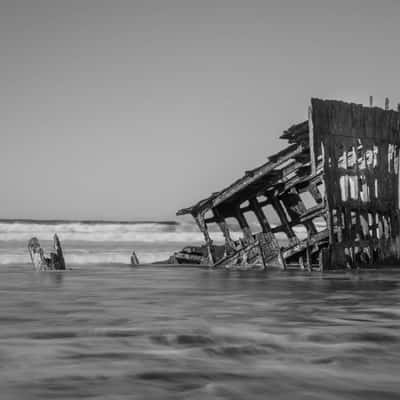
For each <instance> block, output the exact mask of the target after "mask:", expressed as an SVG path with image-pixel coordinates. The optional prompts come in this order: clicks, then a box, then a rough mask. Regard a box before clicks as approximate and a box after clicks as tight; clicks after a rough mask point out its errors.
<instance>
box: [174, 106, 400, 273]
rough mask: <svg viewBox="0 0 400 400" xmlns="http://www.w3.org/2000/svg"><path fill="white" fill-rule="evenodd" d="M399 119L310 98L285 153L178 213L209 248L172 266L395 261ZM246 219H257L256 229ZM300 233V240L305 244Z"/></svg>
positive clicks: (399, 251)
mask: <svg viewBox="0 0 400 400" xmlns="http://www.w3.org/2000/svg"><path fill="white" fill-rule="evenodd" d="M386 108H388V107H386ZM399 114H400V113H399V112H398V111H393V110H388V109H385V110H384V109H382V108H378V107H364V106H362V105H358V104H349V103H344V102H340V101H332V100H320V99H312V100H311V106H310V108H309V118H308V120H307V121H304V122H302V123H300V124H297V125H293V126H292V127H291V128H289V129H288V130H287V131H285V132H284V134H283V135H282V136H281V138H282V139H285V140H287V141H288V146H287V147H286V148H285V149H284V150H282V151H280V152H278V153H277V154H274V155H273V156H271V157H269V158H268V161H267V162H266V163H265V164H263V165H262V166H260V167H258V168H255V169H253V170H251V171H246V173H245V175H244V176H243V177H242V178H240V179H238V180H237V181H235V182H234V183H233V184H231V185H230V186H228V187H227V188H225V189H223V190H221V191H219V192H216V193H213V194H212V195H211V196H210V197H208V198H206V199H204V200H201V201H200V202H198V203H197V204H195V205H193V206H191V207H188V208H185V209H182V210H180V211H178V212H177V215H185V214H190V215H192V216H193V218H194V219H195V221H196V223H197V225H198V227H199V229H200V230H201V232H202V233H203V235H204V240H205V245H204V247H203V250H204V251H203V253H202V252H201V251H198V252H196V250H193V248H191V249H190V251H186V252H185V249H184V250H183V251H182V252H179V253H176V254H175V255H176V256H177V257H176V259H179V260H184V262H196V263H202V264H209V265H212V266H215V267H218V266H251V265H259V266H261V267H263V268H268V267H273V266H278V267H280V268H283V269H286V268H290V267H297V268H302V269H309V270H311V269H319V270H326V269H333V268H341V267H347V268H352V267H366V266H368V265H375V266H376V265H383V264H385V265H387V264H394V263H398V262H399V260H400V241H399V146H400V132H399V130H400V128H399ZM268 208H272V210H273V212H274V215H275V216H277V218H276V217H275V220H274V221H273V220H271V217H269V214H268V213H267V212H266V209H268ZM249 213H253V214H254V215H255V217H256V220H257V221H258V225H259V229H258V230H257V231H252V225H251V224H249V221H248V218H247V217H246V216H248V214H249ZM231 218H233V219H234V220H235V221H237V223H238V225H239V226H240V229H241V232H242V237H241V238H240V239H239V240H234V239H232V235H231V231H230V227H229V225H230V224H229V222H228V221H229V220H230V219H231ZM214 223H216V224H217V225H218V227H219V229H220V231H221V232H222V234H223V236H224V239H225V244H224V246H222V249H221V246H217V245H215V244H214V243H213V240H212V239H211V236H210V232H209V229H208V227H209V225H210V224H214ZM300 231H303V232H306V234H305V235H303V237H301V235H299V232H300ZM304 236H305V237H304ZM282 237H283V238H284V240H282Z"/></svg>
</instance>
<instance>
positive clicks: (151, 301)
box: [0, 222, 400, 400]
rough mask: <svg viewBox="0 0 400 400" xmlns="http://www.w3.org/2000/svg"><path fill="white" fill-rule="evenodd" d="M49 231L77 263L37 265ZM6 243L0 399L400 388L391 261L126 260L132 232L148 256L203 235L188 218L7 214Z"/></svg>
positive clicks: (357, 395)
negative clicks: (225, 265) (18, 218)
mask: <svg viewBox="0 0 400 400" xmlns="http://www.w3.org/2000/svg"><path fill="white" fill-rule="evenodd" d="M54 227H56V229H57V230H59V231H61V234H60V236H61V238H62V239H63V244H64V251H65V255H66V258H67V259H68V258H71V259H73V260H75V262H76V263H75V264H71V263H69V267H70V268H72V269H71V270H67V271H64V272H55V271H51V272H42V273H37V272H34V271H33V270H32V267H31V265H30V264H29V256H28V254H27V252H26V249H25V244H26V241H25V238H26V237H27V236H29V235H30V230H32V229H36V230H37V231H42V235H44V236H45V237H46V236H48V233H47V229H51V228H53V229H54ZM123 232H125V233H124V234H123ZM124 235H125V236H124ZM134 235H136V236H135V238H134V237H133V236H134ZM89 237H92V241H89V240H88V239H89ZM165 237H169V238H170V242H169V243H168V242H167V241H166V240H165ZM172 238H175V239H174V240H175V242H174V241H173V240H172ZM0 239H2V240H1V241H0V248H1V255H2V257H1V258H0V259H2V260H7V261H8V264H4V263H3V265H1V269H0V387H1V399H5V400H6V399H7V400H8V399H22V400H23V399H38V400H41V399H55V398H63V399H71V400H72V399H77V398H88V399H89V398H90V399H110V398H113V399H186V398H190V399H238V400H239V399H243V398H248V399H265V398H273V399H281V398H282V399H287V398H296V399H307V400H308V399H321V398H324V399H335V400H336V399H344V398H346V399H360V400H361V399H377V398H379V399H397V398H398V393H399V391H400V382H399V378H398V366H399V365H400V311H399V302H400V272H399V271H390V270H389V271H385V272H377V271H370V272H365V271H364V272H347V273H346V272H340V273H325V274H321V273H317V272H313V273H304V272H296V273H291V272H283V271H282V272H279V271H275V272H254V271H225V270H209V269H207V268H204V267H203V268H200V267H185V266H178V267H173V266H139V267H132V266H130V265H129V264H128V263H129V250H130V248H129V246H130V245H131V242H128V240H134V245H135V248H136V250H137V254H138V257H139V259H140V258H142V259H144V260H145V261H150V260H152V261H155V260H156V259H157V258H158V259H162V257H163V256H164V254H165V253H168V252H170V251H171V250H172V249H173V248H174V247H178V248H179V247H182V246H184V245H185V244H186V245H190V244H193V243H194V242H195V241H196V240H199V239H201V237H200V236H198V233H196V232H194V228H193V227H192V226H191V225H168V224H167V225H165V224H156V223H148V224H140V225H138V224H132V225H129V226H127V225H120V224H106V225H104V224H95V223H92V224H86V225H84V224H79V223H70V224H64V225H59V224H58V225H56V226H55V225H54V224H53V225H49V224H46V223H43V222H42V223H39V222H37V224H36V226H34V227H32V224H26V223H25V224H12V223H3V224H2V225H1V232H0ZM124 240H125V241H124ZM44 243H46V242H45V241H44ZM82 248H85V249H86V250H85V251H83V250H82ZM149 248H152V249H155V250H153V253H154V254H153V257H152V258H150V254H151V252H150V251H149ZM110 249H112V250H110ZM116 249H117V250H116ZM157 249H158V250H157ZM5 254H7V257H6V256H5ZM96 254H97V256H96V257H97V258H96V257H95V255H96ZM124 260H125V262H124V263H122V261H124ZM10 262H12V263H11V264H10Z"/></svg>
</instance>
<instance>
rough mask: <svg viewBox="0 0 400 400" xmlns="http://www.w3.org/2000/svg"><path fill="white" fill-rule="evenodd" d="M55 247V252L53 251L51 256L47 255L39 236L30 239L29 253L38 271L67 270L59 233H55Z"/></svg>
mask: <svg viewBox="0 0 400 400" xmlns="http://www.w3.org/2000/svg"><path fill="white" fill-rule="evenodd" d="M53 247H54V252H51V253H50V254H49V256H45V254H44V251H43V249H42V247H41V246H40V243H39V240H38V238H36V237H33V238H31V239H30V240H29V242H28V250H29V254H30V256H31V260H32V264H33V266H34V267H35V269H36V270H37V271H51V270H65V261H64V254H63V251H62V248H61V243H60V239H59V238H58V236H57V234H54V237H53Z"/></svg>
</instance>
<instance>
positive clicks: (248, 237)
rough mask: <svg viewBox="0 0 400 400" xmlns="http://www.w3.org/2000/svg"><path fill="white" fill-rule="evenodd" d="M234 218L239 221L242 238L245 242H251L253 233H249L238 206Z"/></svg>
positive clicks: (247, 225)
mask: <svg viewBox="0 0 400 400" xmlns="http://www.w3.org/2000/svg"><path fill="white" fill-rule="evenodd" d="M235 215H236V219H237V220H238V222H239V225H240V228H241V229H242V232H243V236H244V239H245V241H246V242H247V243H251V242H253V241H254V238H253V234H252V233H251V230H250V227H249V224H248V223H247V221H246V218H245V217H244V216H243V214H242V212H241V211H240V209H239V208H236V210H235Z"/></svg>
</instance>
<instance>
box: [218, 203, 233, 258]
mask: <svg viewBox="0 0 400 400" xmlns="http://www.w3.org/2000/svg"><path fill="white" fill-rule="evenodd" d="M213 212H214V215H215V218H216V221H217V224H218V226H219V228H220V229H221V232H222V234H223V235H224V238H225V247H226V251H227V253H228V254H231V253H233V252H234V250H235V243H234V241H233V240H232V237H231V233H230V231H229V227H228V225H227V223H226V221H225V218H224V217H223V216H222V215H221V213H220V212H219V210H218V209H217V208H214V209H213Z"/></svg>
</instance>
